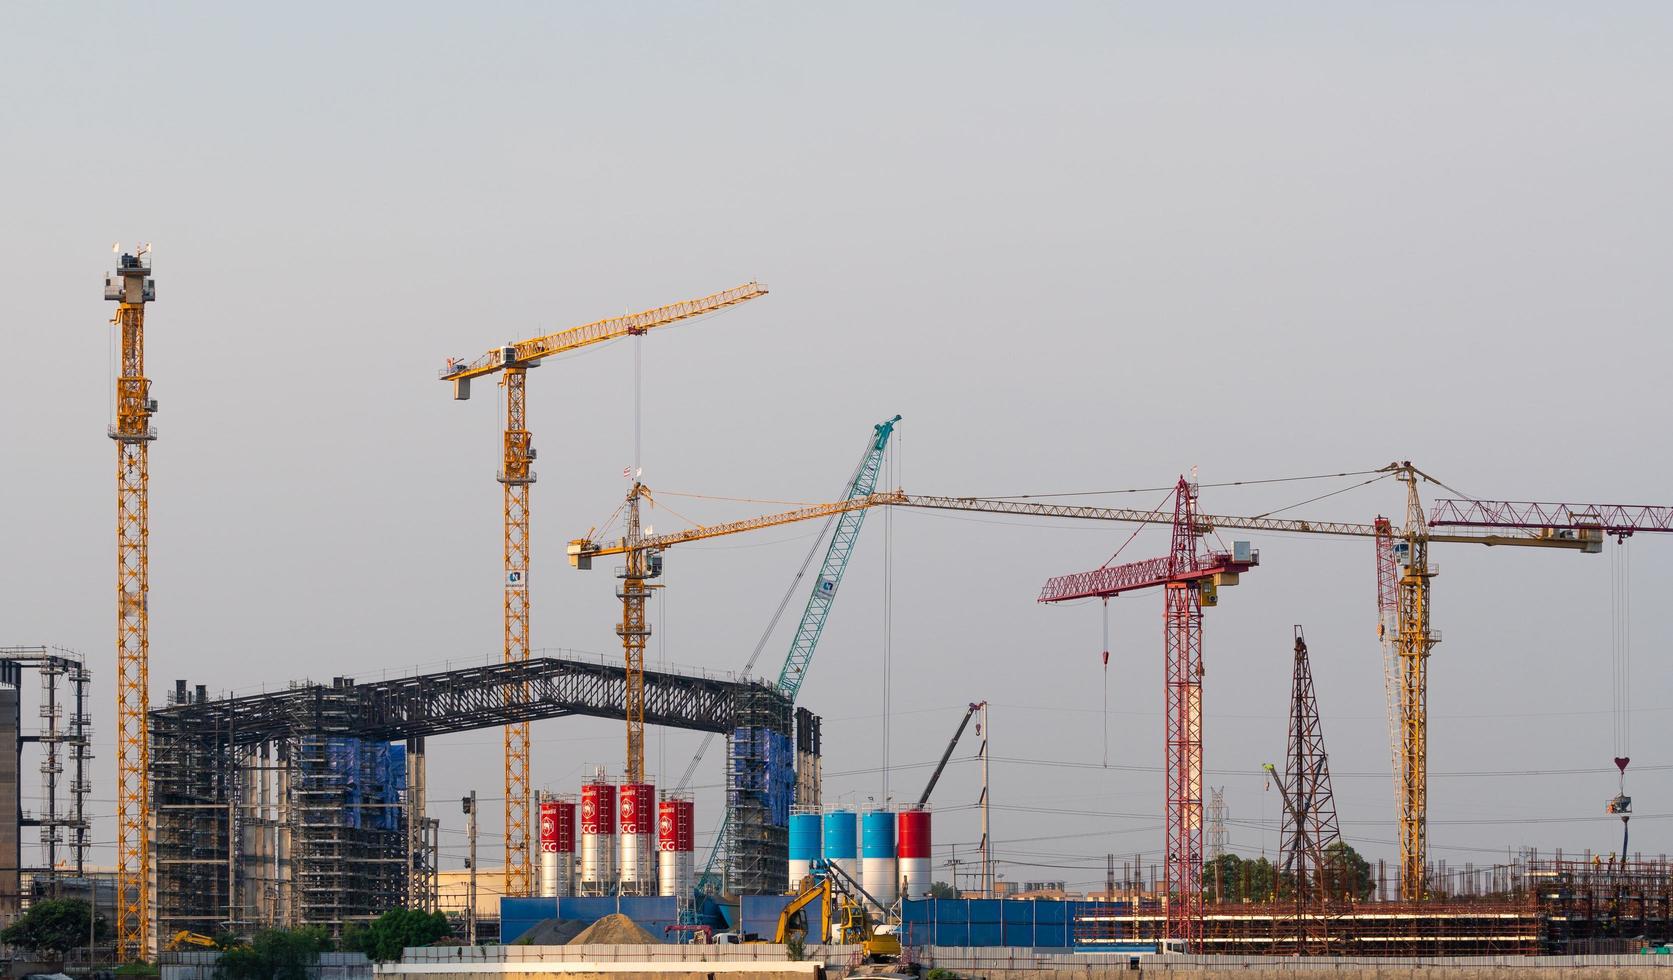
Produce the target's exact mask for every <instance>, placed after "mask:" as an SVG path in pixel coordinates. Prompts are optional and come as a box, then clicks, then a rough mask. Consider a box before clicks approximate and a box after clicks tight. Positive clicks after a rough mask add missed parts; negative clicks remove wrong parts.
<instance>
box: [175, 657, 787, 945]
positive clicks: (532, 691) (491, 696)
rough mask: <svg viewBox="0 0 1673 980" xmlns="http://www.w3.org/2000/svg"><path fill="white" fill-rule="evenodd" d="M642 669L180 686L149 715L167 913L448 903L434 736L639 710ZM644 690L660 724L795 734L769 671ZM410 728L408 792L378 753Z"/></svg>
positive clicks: (178, 922)
mask: <svg viewBox="0 0 1673 980" xmlns="http://www.w3.org/2000/svg"><path fill="white" fill-rule="evenodd" d="M627 675H628V671H627V669H626V667H625V666H624V665H615V664H606V663H603V662H599V661H590V660H584V659H579V658H560V657H536V658H531V659H529V660H524V661H518V662H513V663H505V662H501V663H496V664H488V665H483V666H480V667H468V668H462V669H457V670H448V671H441V672H437V673H431V674H421V675H416V676H411V677H402V678H395V679H390V680H381V681H375V682H369V683H359V684H357V683H355V682H354V680H352V679H350V678H341V677H339V678H335V679H334V680H333V681H332V682H331V683H330V684H306V685H301V686H297V687H293V688H291V689H289V690H285V691H279V692H275V693H271V694H258V695H248V696H244V697H235V698H221V699H213V698H209V697H207V696H206V695H205V693H204V691H203V689H202V688H201V687H199V688H198V689H197V693H196V695H195V696H191V695H188V694H187V692H186V685H185V682H183V681H182V682H178V688H177V694H176V695H175V697H174V698H173V702H172V703H171V704H169V705H168V706H166V707H163V708H158V709H156V710H155V711H153V712H151V718H150V724H151V732H152V738H153V739H154V741H155V744H156V746H157V752H156V753H155V754H154V757H153V765H152V778H153V780H154V782H155V793H156V798H157V800H158V805H157V810H158V815H159V816H158V822H157V855H158V859H157V872H158V874H157V880H158V884H157V887H158V912H157V921H158V925H159V926H160V927H162V928H165V929H170V930H172V929H182V928H184V929H192V930H193V931H199V932H202V931H213V930H214V929H216V928H219V927H220V925H222V924H225V923H239V924H241V925H251V924H255V925H269V924H276V925H292V926H294V925H307V924H315V925H324V926H327V927H329V928H332V929H334V930H335V929H340V928H342V927H343V926H344V925H346V924H347V923H350V922H354V921H361V920H365V919H369V918H371V917H374V916H375V915H377V914H378V913H380V912H382V911H385V910H387V909H389V908H393V907H396V906H399V905H403V904H409V903H426V902H433V894H434V887H433V884H427V883H422V882H415V881H414V880H413V878H414V876H422V875H424V874H425V873H426V872H432V871H433V869H434V860H433V854H434V845H433V843H431V841H433V824H434V821H433V820H425V819H424V818H423V816H422V807H421V805H420V801H419V800H418V799H416V798H415V794H417V793H420V792H422V787H423V783H424V779H423V762H422V754H423V744H424V740H425V739H426V738H427V737H429V736H433V735H445V734H450V733H455V732H465V731H474V730H479V729H483V728H492V727H496V726H506V725H513V724H518V723H527V722H530V721H538V720H541V719H546V718H559V717H565V716H568V715H586V716H590V717H600V718H613V719H618V720H620V719H624V718H626V716H627V703H628V676H627ZM514 693H515V694H516V696H513V694H514ZM644 704H645V717H646V720H647V721H649V722H650V723H652V724H662V725H668V726H671V727H677V728H684V729H689V730H694V731H705V732H727V733H730V732H732V731H733V730H734V729H735V728H737V727H739V726H740V725H745V724H748V725H752V726H756V727H761V728H765V729H767V730H771V731H774V732H776V733H777V734H779V735H780V736H782V737H783V738H784V739H785V740H786V741H788V740H789V738H790V725H791V718H790V706H789V702H788V701H787V700H786V699H785V698H784V697H783V696H782V695H780V694H779V693H778V692H777V691H776V690H775V689H774V688H773V687H772V686H771V685H768V684H763V683H754V682H746V681H737V680H727V679H720V678H716V677H708V676H695V675H688V674H680V673H675V672H669V671H655V670H652V671H646V672H645V673H644ZM402 740H404V741H405V743H406V746H407V753H406V754H407V764H406V776H405V779H404V780H402V782H404V788H402V787H398V786H396V785H395V784H394V783H391V782H390V780H391V779H394V778H395V772H396V770H397V769H398V767H397V766H394V765H389V766H385V767H380V766H379V765H377V764H376V763H377V762H378V760H379V759H380V758H382V753H383V752H384V750H383V749H380V748H379V746H387V745H389V744H390V743H392V742H400V741H402ZM415 753H416V756H417V758H416V759H415V757H414V756H415ZM368 760H370V762H368ZM380 781H381V782H380ZM380 793H381V794H382V795H381V796H380V795H379V794H380ZM379 800H388V801H391V802H379ZM740 803H741V805H742V807H743V809H744V810H745V811H749V812H747V813H746V814H745V817H746V818H747V819H746V820H745V821H744V822H745V823H747V824H748V825H750V826H751V827H760V828H763V834H762V839H761V841H760V842H759V846H757V847H754V848H751V849H746V850H747V855H746V856H747V857H748V859H749V861H750V862H751V866H752V867H756V868H757V869H758V870H759V871H760V872H761V873H762V874H764V875H767V876H768V877H770V876H771V875H772V874H774V873H776V875H777V880H778V881H779V883H780V884H782V880H783V874H784V860H785V854H784V841H783V840H782V839H781V838H782V836H783V834H782V831H780V832H779V834H778V837H774V835H773V832H772V830H771V828H766V827H765V826H764V825H765V824H766V823H767V822H766V821H764V820H762V819H761V818H760V817H759V816H758V815H754V814H753V811H750V807H749V801H747V800H745V801H740ZM389 808H393V809H394V813H393V814H392V815H389V816H387V817H385V816H384V813H385V811H386V810H388V809H389ZM345 815H348V818H345Z"/></svg>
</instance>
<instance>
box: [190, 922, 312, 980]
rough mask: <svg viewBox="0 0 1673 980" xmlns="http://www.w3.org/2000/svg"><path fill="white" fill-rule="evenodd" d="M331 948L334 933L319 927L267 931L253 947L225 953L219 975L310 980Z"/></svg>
mask: <svg viewBox="0 0 1673 980" xmlns="http://www.w3.org/2000/svg"><path fill="white" fill-rule="evenodd" d="M331 946H332V943H331V934H330V933H329V932H327V931H325V930H324V929H323V928H321V927H319V926H304V927H303V928H301V929H264V930H262V931H261V932H258V933H256V934H255V936H254V937H252V938H251V940H250V945H248V946H236V947H234V948H232V949H229V950H227V951H226V952H224V953H222V954H221V958H220V959H219V960H217V961H216V962H215V975H216V976H217V977H219V978H221V980H308V968H309V967H310V966H313V965H314V964H315V963H317V962H319V954H321V953H324V952H329V951H330V949H331Z"/></svg>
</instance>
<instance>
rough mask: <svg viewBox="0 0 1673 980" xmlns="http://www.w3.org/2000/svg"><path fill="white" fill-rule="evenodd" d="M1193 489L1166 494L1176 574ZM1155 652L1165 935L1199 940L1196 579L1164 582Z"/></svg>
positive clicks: (1193, 552)
mask: <svg viewBox="0 0 1673 980" xmlns="http://www.w3.org/2000/svg"><path fill="white" fill-rule="evenodd" d="M1196 508H1197V486H1196V484H1195V483H1189V484H1188V483H1186V482H1185V481H1184V480H1183V479H1182V480H1180V486H1179V490H1178V492H1177V493H1176V494H1175V495H1174V518H1173V548H1172V551H1171V554H1170V558H1171V561H1172V567H1173V568H1174V569H1176V570H1184V569H1189V568H1195V567H1196V564H1197V537H1196V521H1195V517H1196ZM1163 591H1164V592H1165V594H1166V597H1165V611H1164V615H1165V617H1166V618H1165V624H1166V625H1165V628H1164V630H1163V637H1164V639H1163V648H1164V651H1165V659H1166V662H1167V665H1166V668H1165V674H1164V683H1165V684H1166V687H1167V699H1166V700H1167V707H1166V709H1165V710H1166V721H1165V724H1166V726H1167V777H1166V778H1167V797H1166V798H1167V820H1166V824H1167V829H1166V850H1165V852H1164V853H1165V854H1166V859H1167V877H1166V881H1167V889H1168V935H1169V936H1170V937H1172V938H1176V939H1184V940H1187V941H1190V940H1196V939H1199V938H1201V936H1202V674H1203V668H1202V603H1201V598H1200V596H1201V592H1200V583H1199V582H1197V581H1183V582H1169V583H1168V584H1167V586H1166V588H1165V589H1164V590H1163Z"/></svg>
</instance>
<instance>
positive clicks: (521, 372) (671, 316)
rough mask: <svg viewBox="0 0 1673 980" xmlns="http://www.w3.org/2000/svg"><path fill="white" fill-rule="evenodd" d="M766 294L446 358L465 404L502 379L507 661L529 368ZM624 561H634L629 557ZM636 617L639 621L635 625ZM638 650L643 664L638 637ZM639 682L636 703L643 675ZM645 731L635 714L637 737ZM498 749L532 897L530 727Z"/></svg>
mask: <svg viewBox="0 0 1673 980" xmlns="http://www.w3.org/2000/svg"><path fill="white" fill-rule="evenodd" d="M766 294H767V289H766V287H765V286H763V285H761V284H760V283H757V282H748V283H744V284H743V285H741V286H734V287H732V288H731V289H725V290H721V291H720V292H718V293H712V294H710V295H708V296H703V297H699V298H697V299H689V300H682V301H680V302H678V303H670V304H668V305H666V306H658V307H653V308H651V309H648V310H643V311H640V312H638V313H629V314H624V315H622V316H615V317H607V318H605V319H603V320H595V321H594V322H592V323H587V324H583V325H581V326H578V327H570V328H569V329H567V330H559V331H557V332H555V333H548V334H543V335H541V336H539V337H533V338H530V339H528V340H523V341H518V342H516V343H508V344H504V345H501V346H499V347H494V348H491V349H489V350H488V351H487V352H486V353H484V354H482V355H481V356H479V357H477V358H475V359H474V360H470V361H466V360H464V359H461V358H449V359H448V361H447V364H446V366H445V367H443V368H442V369H441V371H440V372H439V377H440V378H441V380H443V381H446V382H449V383H451V384H452V385H453V397H454V399H455V400H457V401H465V400H467V399H469V398H470V396H471V382H472V380H474V379H476V378H481V377H487V376H489V375H493V374H499V375H501V378H500V385H501V387H502V388H503V389H504V391H505V429H504V433H503V436H502V441H503V445H502V461H501V465H500V471H499V475H498V479H499V482H500V484H501V485H502V486H503V488H504V489H503V491H502V495H503V502H502V509H503V524H502V533H503V539H504V540H503V553H504V572H505V581H504V598H503V603H502V604H503V619H504V623H503V638H504V658H505V660H506V662H508V663H509V662H513V661H520V660H527V659H528V657H529V607H530V602H529V557H530V552H529V487H530V485H531V484H533V483H534V482H535V475H534V469H533V466H532V464H533V462H534V460H535V451H534V447H533V442H532V438H531V436H530V434H529V428H528V418H527V386H528V372H529V369H530V368H534V367H538V366H540V364H541V363H543V361H544V359H545V358H548V357H553V356H556V355H560V354H565V353H568V352H570V351H574V350H579V349H581V348H583V347H590V346H592V345H594V344H601V343H605V342H607V341H611V340H617V339H619V338H621V337H630V336H632V337H637V336H640V335H643V334H644V333H646V332H647V331H650V330H653V329H656V328H658V327H664V326H668V325H670V324H674V323H679V322H680V321H682V320H689V319H691V318H693V317H698V316H705V315H707V314H710V313H715V312H718V311H720V310H723V309H726V308H728V307H732V306H737V305H738V304H740V303H747V302H749V301H750V300H752V299H755V298H757V297H760V296H765V295H766ZM629 564H630V565H631V564H632V562H631V560H630V562H629ZM642 611H643V610H642V608H641V612H642ZM642 619H643V617H642V616H641V621H642ZM639 649H640V651H641V658H640V663H641V665H642V664H643V650H644V643H643V639H642V638H641V640H640V643H639ZM638 679H639V684H640V691H641V704H642V702H643V697H642V693H643V684H644V675H643V672H642V670H641V672H640V673H639V674H638ZM505 697H506V702H507V703H508V704H520V703H522V702H523V701H524V700H526V699H527V697H528V690H527V688H525V687H522V686H515V687H512V688H508V689H507V691H506V694H505ZM631 727H632V719H631V716H630V718H629V728H630V734H629V745H630V747H631V745H632V743H633V739H632V735H631ZM643 728H644V722H643V714H642V711H641V720H640V731H641V738H642V733H643ZM504 746H505V784H504V785H505V894H506V895H510V896H523V895H529V894H532V892H533V886H534V874H533V869H532V867H531V865H530V861H529V808H530V800H529V796H530V791H529V786H530V783H529V755H530V745H529V725H528V723H527V722H519V723H515V724H511V725H507V726H505V729H504ZM630 757H631V755H630ZM641 758H642V755H641ZM641 766H642V762H641Z"/></svg>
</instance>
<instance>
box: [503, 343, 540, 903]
mask: <svg viewBox="0 0 1673 980" xmlns="http://www.w3.org/2000/svg"><path fill="white" fill-rule="evenodd" d="M528 377H529V375H528V368H527V367H525V366H522V365H518V366H514V367H508V368H506V369H505V374H504V376H503V377H502V379H501V383H502V384H503V385H504V387H505V458H504V460H503V461H502V462H503V468H502V469H501V470H500V473H499V481H500V483H501V485H502V486H503V487H504V490H503V496H504V507H505V511H504V524H503V526H504V534H505V542H504V543H505V549H504V557H505V600H504V608H505V631H504V640H505V656H504V660H505V662H506V663H517V662H521V661H524V660H527V659H529V486H530V485H531V484H533V483H534V481H535V475H534V468H533V466H532V465H531V463H532V461H533V460H534V458H535V452H534V448H533V446H532V443H531V439H530V436H529V429H528V421H527V416H526V412H525V409H526V405H527V401H526V397H525V396H526V394H527V385H528ZM505 698H506V703H507V704H521V703H523V702H524V701H526V700H528V690H527V688H526V687H524V686H523V685H515V686H513V687H511V688H507V690H506V693H505ZM502 731H503V743H504V749H505V783H504V785H505V856H506V861H505V894H507V895H528V894H531V893H532V890H533V885H534V877H533V870H532V868H531V867H530V866H529V856H528V855H529V723H528V722H526V721H520V722H515V723H513V724H510V725H507V726H505V728H504V729H503V730H502Z"/></svg>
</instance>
